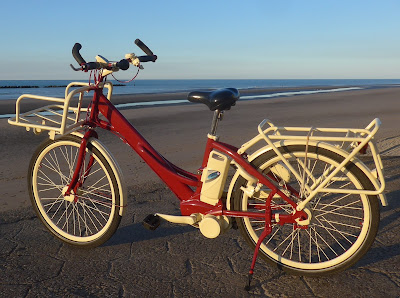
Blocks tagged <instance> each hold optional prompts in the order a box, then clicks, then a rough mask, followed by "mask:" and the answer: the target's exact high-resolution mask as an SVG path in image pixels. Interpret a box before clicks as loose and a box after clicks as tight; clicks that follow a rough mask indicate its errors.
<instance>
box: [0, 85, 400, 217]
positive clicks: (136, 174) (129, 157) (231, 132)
mask: <svg viewBox="0 0 400 298" xmlns="http://www.w3.org/2000/svg"><path fill="white" fill-rule="evenodd" d="M263 91H265V90H250V91H245V92H242V94H246V95H248V94H251V93H262V92H263ZM186 94H187V93H169V94H158V95H154V94H147V95H142V96H140V95H124V96H115V97H114V98H113V102H115V103H125V102H132V101H150V100H167V99H185V97H186ZM399 101H400V87H388V88H378V89H365V90H357V91H343V92H335V93H323V94H313V95H299V96H292V97H281V98H274V99H265V100H252V101H239V102H238V103H237V105H236V106H234V107H233V108H232V109H231V110H230V111H227V112H225V114H224V120H223V121H222V123H220V125H219V128H218V135H220V136H221V141H223V142H227V143H230V144H232V145H235V146H240V145H241V144H242V143H244V142H246V141H247V140H249V139H250V138H251V137H253V136H255V135H256V134H257V125H258V124H259V123H260V122H261V121H262V120H263V119H264V118H269V119H270V120H271V121H272V122H274V123H275V124H277V125H280V126H320V127H359V128H363V127H365V126H366V125H368V124H369V122H370V121H371V120H373V119H374V118H380V119H381V121H382V126H381V128H380V130H379V132H378V134H377V135H376V139H377V140H378V147H379V149H380V151H381V153H382V155H383V156H400V128H399V119H400V116H399V115H400V111H399V106H400V105H399ZM14 102H15V101H14V100H12V101H0V111H2V114H6V113H13V112H14ZM31 107H34V104H30V108H31ZM123 114H124V115H125V117H126V118H127V119H128V120H129V121H131V123H133V125H134V126H135V127H136V128H137V129H138V130H139V131H140V132H141V133H142V135H143V136H144V137H145V138H147V139H148V141H149V142H150V144H152V145H153V146H154V148H155V149H156V150H158V151H159V152H160V153H161V154H162V155H164V156H165V157H166V158H167V159H168V160H170V161H171V162H173V163H175V164H176V165H178V166H179V167H182V168H184V169H186V170H188V171H191V172H194V171H196V169H197V168H198V167H199V166H200V164H201V161H202V152H203V150H204V145H205V142H206V135H207V133H208V132H209V130H210V124H211V119H212V114H213V113H212V112H210V111H209V110H208V108H207V107H206V106H204V105H200V104H187V105H180V106H159V107H150V108H140V109H127V110H123ZM0 138H1V142H0V186H1V187H0V212H4V211H7V210H17V209H18V208H23V207H28V206H30V201H29V195H28V191H27V177H26V176H27V170H28V166H29V161H30V158H31V156H32V154H33V152H34V151H35V149H36V148H37V146H38V145H39V144H40V143H41V142H42V141H43V140H45V139H46V138H47V135H46V133H43V134H41V135H38V136H37V135H34V134H33V133H31V132H26V131H25V129H24V128H21V127H15V126H10V125H9V124H8V123H7V120H6V119H0ZM100 139H101V141H102V142H103V143H104V144H105V145H106V146H107V147H109V149H110V150H111V152H112V153H113V154H114V155H115V156H116V158H117V160H118V162H119V163H120V165H121V168H122V171H123V173H124V176H125V179H126V182H127V186H128V190H129V189H130V188H133V187H137V186H143V185H149V184H154V183H156V184H158V183H161V182H160V180H159V178H158V177H157V176H156V175H155V174H154V173H153V172H152V171H151V170H150V168H149V167H148V166H147V165H146V164H144V163H143V162H142V161H141V160H139V158H138V157H137V156H136V154H135V153H134V152H133V151H132V150H130V148H129V147H128V146H126V145H125V144H124V143H122V142H120V141H119V139H118V138H117V137H116V136H114V135H112V134H110V133H107V132H105V133H101V134H100Z"/></svg>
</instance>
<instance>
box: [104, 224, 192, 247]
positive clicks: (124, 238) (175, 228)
mask: <svg viewBox="0 0 400 298" xmlns="http://www.w3.org/2000/svg"><path fill="white" fill-rule="evenodd" d="M195 230H196V229H194V228H193V227H190V226H183V225H170V224H168V223H163V224H162V225H161V226H160V227H158V228H157V229H156V230H154V231H150V230H147V229H145V228H144V227H143V225H142V223H133V224H130V225H127V226H124V227H121V228H119V229H118V230H117V231H116V232H115V234H114V235H113V236H112V237H111V238H110V240H108V241H107V242H106V243H104V244H103V245H102V247H107V246H116V245H121V244H131V243H134V242H141V241H147V240H155V239H159V238H165V237H171V236H174V235H181V234H185V233H188V232H190V231H195Z"/></svg>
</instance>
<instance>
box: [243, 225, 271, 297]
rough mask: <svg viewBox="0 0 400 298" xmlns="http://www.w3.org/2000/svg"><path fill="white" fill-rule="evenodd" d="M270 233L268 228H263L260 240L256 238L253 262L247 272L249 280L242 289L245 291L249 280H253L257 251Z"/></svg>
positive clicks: (248, 285)
mask: <svg viewBox="0 0 400 298" xmlns="http://www.w3.org/2000/svg"><path fill="white" fill-rule="evenodd" d="M270 233H271V229H270V228H268V227H265V229H264V231H263V232H262V233H261V235H260V238H258V241H257V245H256V248H255V249H254V254H253V262H252V263H251V267H250V270H249V278H248V280H247V285H246V286H245V287H244V289H245V290H246V291H249V290H250V283H251V280H252V279H253V273H254V267H255V266H256V260H257V256H258V251H259V250H260V246H261V243H262V242H263V241H264V239H265V237H267V236H268V235H269V234H270Z"/></svg>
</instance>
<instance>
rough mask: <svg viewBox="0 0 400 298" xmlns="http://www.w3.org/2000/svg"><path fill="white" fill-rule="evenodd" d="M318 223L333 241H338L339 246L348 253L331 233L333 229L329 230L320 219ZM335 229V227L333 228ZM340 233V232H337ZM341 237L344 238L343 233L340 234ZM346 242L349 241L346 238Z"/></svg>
mask: <svg viewBox="0 0 400 298" xmlns="http://www.w3.org/2000/svg"><path fill="white" fill-rule="evenodd" d="M317 220H318V222H319V223H320V225H319V226H320V227H322V228H323V229H324V230H325V231H326V232H327V233H328V234H329V235H330V236H331V237H332V239H333V240H335V241H336V243H337V244H339V246H340V247H341V248H342V249H343V251H346V249H345V248H344V246H343V245H342V244H341V243H340V241H339V240H338V239H337V238H336V237H335V236H334V235H333V234H332V233H331V232H330V230H331V229H328V228H327V227H326V226H325V225H324V224H323V223H322V222H321V221H320V220H319V219H317ZM327 223H328V224H330V222H327ZM332 227H333V226H332ZM337 232H339V231H337ZM339 234H340V235H341V236H343V235H342V234H341V233H339ZM346 240H348V239H347V238H346Z"/></svg>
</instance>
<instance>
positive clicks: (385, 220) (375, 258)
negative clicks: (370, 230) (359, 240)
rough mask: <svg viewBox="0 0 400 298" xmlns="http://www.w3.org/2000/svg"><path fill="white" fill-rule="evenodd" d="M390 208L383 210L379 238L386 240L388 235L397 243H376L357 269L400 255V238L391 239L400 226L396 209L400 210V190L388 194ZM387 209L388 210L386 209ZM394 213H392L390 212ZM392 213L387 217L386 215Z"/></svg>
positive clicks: (399, 216) (399, 218) (399, 215)
mask: <svg viewBox="0 0 400 298" xmlns="http://www.w3.org/2000/svg"><path fill="white" fill-rule="evenodd" d="M386 198H387V200H388V206H387V207H382V209H381V221H380V223H379V231H378V235H377V238H378V239H379V238H383V239H384V238H385V235H386V234H388V236H389V237H390V239H396V240H395V241H396V243H394V244H392V245H386V246H385V245H382V244H380V243H382V242H381V241H379V240H378V241H376V242H375V245H374V246H373V247H372V248H371V249H370V250H369V251H368V253H367V254H366V256H365V257H364V258H362V259H361V260H360V261H359V262H358V264H357V265H356V266H355V267H362V266H366V265H372V264H375V263H378V262H382V261H385V260H389V259H391V258H394V257H396V256H398V255H400V238H399V237H391V236H390V235H389V234H390V233H395V232H394V228H397V227H399V226H400V214H399V212H397V211H395V209H399V208H400V190H395V191H392V192H390V193H388V194H386ZM386 208H387V209H386ZM390 211H392V212H390ZM388 212H389V213H391V214H390V215H387V216H385V213H388Z"/></svg>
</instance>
